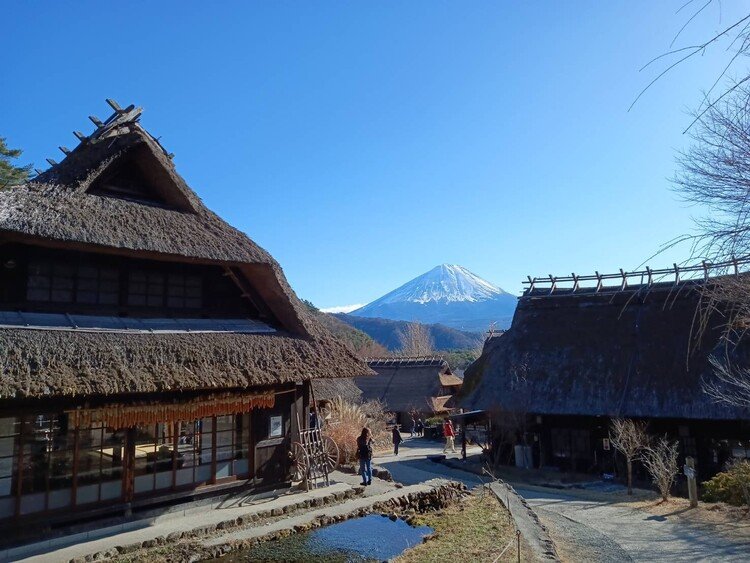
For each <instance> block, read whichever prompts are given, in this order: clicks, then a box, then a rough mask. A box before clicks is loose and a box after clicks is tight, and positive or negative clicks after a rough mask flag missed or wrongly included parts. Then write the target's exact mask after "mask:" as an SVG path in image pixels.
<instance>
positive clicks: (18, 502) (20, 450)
mask: <svg viewBox="0 0 750 563" xmlns="http://www.w3.org/2000/svg"><path fill="white" fill-rule="evenodd" d="M19 423H20V424H19V425H18V473H17V476H18V477H17V478H18V482H17V483H16V508H15V510H16V518H18V517H19V516H20V515H21V494H22V492H23V466H24V462H23V433H24V431H25V430H26V417H25V416H21V417H19Z"/></svg>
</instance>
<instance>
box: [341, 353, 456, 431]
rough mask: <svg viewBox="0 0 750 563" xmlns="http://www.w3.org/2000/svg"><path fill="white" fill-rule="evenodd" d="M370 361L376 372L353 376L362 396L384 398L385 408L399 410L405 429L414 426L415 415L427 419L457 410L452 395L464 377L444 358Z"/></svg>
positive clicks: (398, 415) (398, 413) (397, 412)
mask: <svg viewBox="0 0 750 563" xmlns="http://www.w3.org/2000/svg"><path fill="white" fill-rule="evenodd" d="M367 363H368V365H369V366H370V368H371V369H372V370H373V371H374V372H375V373H376V375H375V376H368V377H355V378H354V383H355V384H356V385H357V387H358V388H359V389H361V390H362V399H363V400H365V401H367V400H378V401H381V402H382V403H383V404H384V405H385V408H386V410H388V411H391V412H393V413H394V414H396V422H397V423H398V424H400V425H401V426H402V429H403V430H407V431H410V430H411V419H412V416H415V417H417V418H423V419H424V418H429V417H432V416H436V415H447V414H449V413H450V412H452V411H453V410H454V408H455V406H454V405H453V404H452V403H453V401H452V399H453V397H454V396H455V395H456V394H457V393H458V391H459V390H460V389H461V385H462V384H463V380H462V379H461V378H460V377H458V376H456V375H454V373H453V372H452V371H451V369H450V366H449V365H448V362H447V361H445V359H443V358H441V357H437V356H434V357H419V358H412V357H408V358H407V357H400V358H399V357H394V358H374V359H370V360H368V362H367Z"/></svg>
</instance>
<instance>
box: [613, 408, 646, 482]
mask: <svg viewBox="0 0 750 563" xmlns="http://www.w3.org/2000/svg"><path fill="white" fill-rule="evenodd" d="M609 441H610V443H611V444H612V447H613V448H615V449H616V450H617V451H619V452H620V453H621V454H622V455H623V456H625V461H626V463H627V468H628V494H629V495H632V494H633V462H634V461H635V460H637V459H638V458H639V455H640V453H641V451H642V450H643V448H644V447H645V446H646V445H647V444H648V435H647V434H646V423H645V422H635V421H633V420H631V419H629V418H615V419H613V420H612V422H611V425H610V430H609Z"/></svg>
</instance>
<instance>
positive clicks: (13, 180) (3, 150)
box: [0, 137, 31, 189]
mask: <svg viewBox="0 0 750 563" xmlns="http://www.w3.org/2000/svg"><path fill="white" fill-rule="evenodd" d="M22 152H23V151H21V149H10V148H8V145H6V144H5V137H0V189H3V188H6V187H8V186H15V185H17V184H23V183H24V182H25V181H26V180H27V179H28V177H29V172H30V171H31V164H28V165H26V166H16V165H15V164H13V161H14V160H15V159H17V158H18V157H19V156H21V153H22Z"/></svg>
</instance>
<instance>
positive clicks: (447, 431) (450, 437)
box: [443, 418, 456, 453]
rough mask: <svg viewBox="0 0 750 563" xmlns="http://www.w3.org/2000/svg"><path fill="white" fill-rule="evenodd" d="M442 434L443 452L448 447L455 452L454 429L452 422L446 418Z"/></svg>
mask: <svg viewBox="0 0 750 563" xmlns="http://www.w3.org/2000/svg"><path fill="white" fill-rule="evenodd" d="M443 436H445V447H443V453H445V452H447V451H448V448H449V447H450V449H451V451H452V452H453V453H456V443H455V439H456V430H455V429H454V428H453V423H452V422H451V421H450V420H449V419H447V418H446V419H445V421H444V422H443Z"/></svg>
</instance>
